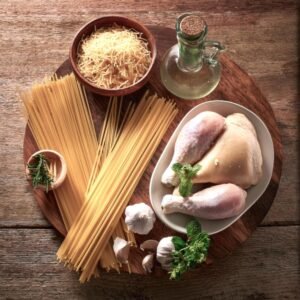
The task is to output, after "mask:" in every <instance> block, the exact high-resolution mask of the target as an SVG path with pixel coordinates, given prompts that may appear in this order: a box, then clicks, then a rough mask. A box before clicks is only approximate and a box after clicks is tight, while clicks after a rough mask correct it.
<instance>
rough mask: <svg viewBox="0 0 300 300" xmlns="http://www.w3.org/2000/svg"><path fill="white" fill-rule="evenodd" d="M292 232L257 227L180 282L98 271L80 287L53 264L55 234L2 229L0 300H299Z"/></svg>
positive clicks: (294, 231)
mask: <svg viewBox="0 0 300 300" xmlns="http://www.w3.org/2000/svg"><path fill="white" fill-rule="evenodd" d="M298 231H299V226H290V227H279V228H275V227H263V228H259V229H258V230H257V231H255V233H254V234H253V236H252V238H251V239H249V240H248V241H247V242H246V243H245V245H244V247H242V248H240V249H238V250H237V251H236V252H235V253H234V254H233V255H232V256H230V257H228V258H227V259H223V260H221V261H219V262H218V264H215V265H210V266H207V267H205V268H203V269H201V271H194V272H191V273H189V274H186V276H184V277H183V278H182V280H180V281H170V280H169V279H168V277H167V276H164V277H161V278H156V277H150V276H149V277H148V278H147V280H146V278H145V277H143V276H139V275H134V274H132V275H128V274H120V275H119V274H107V273H105V272H103V273H101V275H100V276H101V277H100V278H99V279H97V280H92V281H91V282H89V283H87V284H85V285H80V284H78V276H77V275H76V274H75V273H74V272H69V271H66V270H65V269H64V267H63V266H62V265H60V264H59V263H58V262H57V261H56V258H55V252H56V250H57V248H58V247H59V245H60V243H61V239H60V238H58V237H57V235H56V234H55V232H53V231H50V230H45V229H37V230H27V229H19V230H15V229H2V230H0V244H1V245H3V246H2V247H1V250H0V251H1V252H0V253H1V255H3V256H4V255H5V260H4V261H3V260H1V261H0V269H1V273H2V275H1V281H0V298H1V299H5V298H6V299H29V298H30V299H51V300H52V299H72V300H73V299H74V300H75V299H76V300H77V299H126V300H127V299H128V300H129V299H131V300H132V299H149V300H150V299H155V300H157V299H162V300H165V299H219V300H226V299H228V300H232V299H234V300H239V299H251V300H252V299H253V300H256V299H299V298H298V296H299V293H300V286H299V275H300V274H299V269H298V268H297V264H296V263H295V262H296V261H297V258H298V251H299V245H297V244H295V242H294V239H295V236H296V235H297V232H298ZM11 236H14V239H11V238H10V237H11ZM20 244H21V245H22V247H20ZM282 244H284V245H285V248H286V249H288V255H286V252H285V251H284V250H283V248H282ZM270 245H272V247H270ZM4 296H5V297H4Z"/></svg>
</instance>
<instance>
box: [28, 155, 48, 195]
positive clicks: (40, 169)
mask: <svg viewBox="0 0 300 300" xmlns="http://www.w3.org/2000/svg"><path fill="white" fill-rule="evenodd" d="M48 166H49V161H48V159H47V158H46V157H45V156H44V155H43V154H37V155H35V156H34V157H33V162H32V163H31V164H27V167H28V170H29V175H30V177H31V178H32V185H33V187H34V188H37V187H38V185H43V186H45V188H46V192H48V190H49V186H50V185H51V183H53V177H52V175H51V174H50V173H49V169H48Z"/></svg>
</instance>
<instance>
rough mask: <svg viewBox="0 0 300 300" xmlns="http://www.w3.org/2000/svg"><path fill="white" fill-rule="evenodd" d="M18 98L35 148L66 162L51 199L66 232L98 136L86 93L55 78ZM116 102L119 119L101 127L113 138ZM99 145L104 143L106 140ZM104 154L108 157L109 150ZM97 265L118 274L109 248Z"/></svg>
mask: <svg viewBox="0 0 300 300" xmlns="http://www.w3.org/2000/svg"><path fill="white" fill-rule="evenodd" d="M20 96H21V100H22V101H23V103H24V107H25V113H26V115H27V119H28V124H29V127H30V130H31V132H32V134H33V136H34V138H35V141H36V143H37V145H38V147H39V148H40V149H45V148H46V149H47V148H48V149H54V150H56V151H58V152H59V153H61V154H62V155H63V156H64V158H65V160H66V163H67V166H68V172H67V177H66V179H65V181H64V183H63V184H62V186H61V187H59V188H58V189H56V190H55V191H54V196H55V198H56V202H57V204H58V208H59V210H60V214H61V216H62V219H63V222H64V225H65V227H66V229H67V230H68V229H69V228H70V226H71V224H72V223H73V221H74V220H75V217H76V215H77V214H78V213H79V211H80V208H81V206H82V205H83V202H84V200H85V197H84V195H85V192H86V190H87V185H88V181H89V176H90V173H91V170H92V167H93V164H94V159H95V157H96V152H97V136H96V133H95V129H94V126H93V121H92V118H91V113H90V110H89V106H88V103H87V98H86V95H85V91H84V90H83V89H82V88H81V86H80V85H79V83H78V82H77V81H76V79H75V77H74V75H73V74H72V75H67V76H65V77H63V78H61V79H57V78H56V77H55V78H53V79H52V80H45V81H44V82H43V83H41V84H36V85H34V86H33V87H32V89H30V90H27V91H25V92H23V93H21V95H20ZM116 101H117V99H115V100H114V103H115V104H114V109H113V113H114V115H116V112H118V117H117V119H116V120H114V122H115V123H114V124H111V126H110V127H109V128H107V127H106V126H103V127H102V131H101V132H106V131H108V132H109V134H110V135H111V136H115V137H117V134H118V132H119V130H120V128H121V127H120V128H119V127H118V126H117V123H118V122H119V119H120V112H119V111H118V110H117V106H116ZM110 118H111V113H110V111H108V113H107V114H106V117H105V119H106V120H108V121H107V122H108V123H109V120H110ZM102 142H103V143H105V139H104V140H102ZM112 143H113V141H109V144H110V145H111V144H112ZM106 144H107V143H106ZM106 152H107V154H108V152H109V148H108V149H106ZM107 154H106V155H107ZM103 159H104V157H103ZM118 226H119V227H121V228H122V230H123V235H122V236H121V237H125V236H128V235H129V237H130V238H131V241H132V242H134V237H132V236H131V235H130V234H129V233H127V229H126V228H125V226H124V224H122V223H120V224H119V225H118ZM118 232H120V230H119V231H118ZM100 265H101V266H102V267H103V268H106V269H107V270H109V269H110V268H114V269H116V270H119V265H118V262H117V260H116V258H115V255H114V253H113V250H112V246H111V245H110V244H109V245H107V247H106V249H105V251H104V253H103V256H102V258H101V261H100Z"/></svg>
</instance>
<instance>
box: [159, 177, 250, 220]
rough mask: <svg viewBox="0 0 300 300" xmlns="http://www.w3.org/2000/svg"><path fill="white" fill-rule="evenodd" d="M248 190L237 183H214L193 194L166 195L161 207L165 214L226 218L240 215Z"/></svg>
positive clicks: (213, 218)
mask: <svg viewBox="0 0 300 300" xmlns="http://www.w3.org/2000/svg"><path fill="white" fill-rule="evenodd" d="M246 197H247V192H246V191H244V190H243V189H241V188H240V187H238V186H237V185H234V184H231V183H227V184H220V185H214V186H212V187H210V188H207V189H204V190H202V191H200V192H198V193H196V194H194V195H192V196H189V197H185V198H184V197H181V196H174V195H165V196H164V197H163V200H162V203H161V207H162V210H163V212H164V213H165V214H171V213H175V212H180V213H184V214H187V215H191V216H194V217H198V218H202V219H210V220H216V219H225V218H230V217H233V216H236V215H238V214H239V213H240V212H241V211H242V210H243V209H244V207H245V202H246Z"/></svg>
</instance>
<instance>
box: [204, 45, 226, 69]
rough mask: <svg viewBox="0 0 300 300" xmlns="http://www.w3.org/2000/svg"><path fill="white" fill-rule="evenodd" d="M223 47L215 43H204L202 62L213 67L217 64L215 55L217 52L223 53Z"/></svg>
mask: <svg viewBox="0 0 300 300" xmlns="http://www.w3.org/2000/svg"><path fill="white" fill-rule="evenodd" d="M224 50H225V47H224V46H223V45H221V43H220V42H217V41H205V42H204V53H203V56H204V60H205V61H206V62H207V63H208V64H210V65H212V66H213V67H214V66H215V65H216V64H217V63H218V60H217V55H218V54H219V52H221V51H224Z"/></svg>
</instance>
